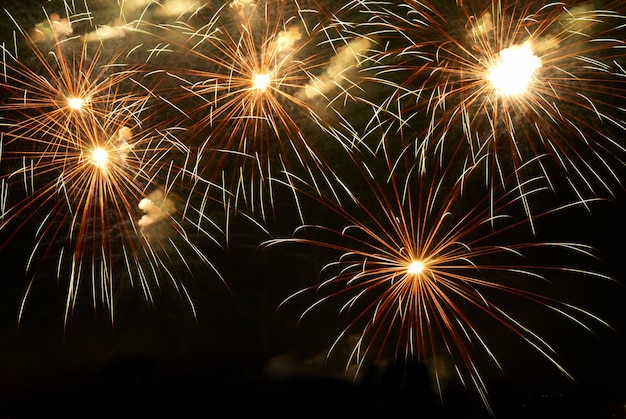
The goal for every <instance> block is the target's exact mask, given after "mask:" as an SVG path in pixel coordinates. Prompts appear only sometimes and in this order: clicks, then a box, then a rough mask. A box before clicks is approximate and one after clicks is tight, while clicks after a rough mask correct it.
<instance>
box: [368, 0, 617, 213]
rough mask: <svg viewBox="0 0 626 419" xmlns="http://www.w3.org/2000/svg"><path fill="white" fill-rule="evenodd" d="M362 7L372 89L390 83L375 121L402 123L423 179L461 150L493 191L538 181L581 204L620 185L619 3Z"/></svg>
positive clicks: (376, 4) (500, 0) (374, 4)
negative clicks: (373, 50)
mask: <svg viewBox="0 0 626 419" xmlns="http://www.w3.org/2000/svg"><path fill="white" fill-rule="evenodd" d="M358 5H359V7H361V8H363V9H364V10H367V11H368V12H369V16H371V18H370V20H369V21H367V22H366V23H364V24H363V25H362V26H363V27H364V28H367V31H368V32H371V33H372V35H371V36H372V37H374V36H375V35H378V36H379V38H381V39H382V40H384V42H379V46H380V48H379V53H378V54H377V56H378V58H377V61H378V62H379V63H380V66H379V68H378V70H379V74H380V76H379V77H378V79H377V81H379V82H383V83H385V85H389V84H390V83H393V84H396V89H395V93H393V94H391V95H390V96H389V100H388V101H387V102H386V103H385V104H384V105H383V106H380V107H379V111H380V110H381V109H384V110H385V111H386V112H388V113H389V114H392V115H393V119H395V120H396V121H397V122H398V125H397V127H399V128H397V129H399V130H401V131H402V132H403V135H404V136H406V137H407V138H409V139H410V141H409V143H406V144H404V146H405V148H404V150H403V152H405V153H409V154H412V155H414V156H415V157H416V161H417V163H416V164H417V165H418V166H419V167H420V169H422V170H425V168H424V167H423V165H424V164H425V162H426V161H427V160H428V158H429V157H428V156H429V155H431V154H432V153H438V154H439V156H440V158H441V157H445V158H447V157H446V156H449V155H452V154H454V155H456V154H455V153H454V149H456V148H458V147H462V148H463V149H464V150H465V151H466V155H467V158H465V159H464V160H465V161H466V167H471V166H475V162H476V161H478V160H482V161H483V162H484V163H485V164H484V169H486V171H485V173H486V175H485V177H486V179H487V183H488V185H493V184H495V183H500V184H504V183H505V180H506V179H509V180H510V181H512V182H513V183H511V182H509V184H506V185H504V186H505V187H507V188H519V186H520V185H522V184H523V183H524V181H525V178H524V177H525V176H528V177H533V176H535V175H536V174H537V173H542V174H543V176H544V177H545V179H546V180H547V182H548V183H549V184H550V185H551V187H552V188H553V189H555V190H556V189H564V188H563V187H564V186H566V185H569V187H570V188H571V190H573V191H574V192H575V194H576V195H577V196H581V197H583V196H597V194H600V193H601V191H604V192H607V191H608V192H609V193H611V191H612V190H613V188H615V187H616V186H618V185H621V181H620V170H622V168H623V166H624V156H625V154H624V152H625V151H626V150H625V148H624V144H623V141H621V138H622V137H623V136H624V129H625V128H626V124H625V123H624V121H625V115H624V109H623V107H622V106H621V103H622V102H623V100H624V97H625V93H626V89H625V87H624V80H625V78H624V77H625V75H626V73H625V72H624V53H623V51H624V46H625V44H624V41H623V38H624V37H623V29H622V28H623V25H624V22H625V18H624V15H623V13H622V11H623V6H622V5H621V4H618V3H613V4H612V5H606V6H605V5H600V4H598V2H583V3H582V4H569V3H567V2H545V1H531V2H525V3H524V4H523V5H522V4H520V3H519V2H514V1H508V0H496V1H491V0H486V1H480V0H477V1H462V2H461V1H458V2H456V3H455V2H443V3H441V2H437V3H428V2H416V1H406V2H404V3H402V4H399V5H391V4H387V3H384V2H383V3H381V2H358ZM364 30H365V29H364ZM376 121H379V119H376ZM385 121H388V120H387V119H386V120H385ZM485 155H488V156H489V158H487V159H482V157H483V156H485ZM524 166H528V167H529V168H527V169H525V170H520V169H521V168H522V167H524ZM510 174H517V175H519V176H520V177H518V178H516V177H511V176H510ZM557 185H558V186H557ZM520 196H523V192H521V195H520ZM525 204H526V206H527V209H528V207H529V205H528V202H526V203H525ZM528 212H529V215H531V212H530V209H528Z"/></svg>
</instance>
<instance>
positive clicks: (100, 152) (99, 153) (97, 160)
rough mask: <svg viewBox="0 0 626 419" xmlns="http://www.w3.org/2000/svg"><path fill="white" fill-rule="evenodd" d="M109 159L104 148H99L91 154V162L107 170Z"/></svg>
mask: <svg viewBox="0 0 626 419" xmlns="http://www.w3.org/2000/svg"><path fill="white" fill-rule="evenodd" d="M108 159H109V153H107V151H106V150H105V149H104V148H101V147H98V148H96V149H94V150H93V152H92V154H91V161H92V162H93V164H95V165H96V166H98V167H100V168H102V169H103V168H105V167H106V165H107V161H108Z"/></svg>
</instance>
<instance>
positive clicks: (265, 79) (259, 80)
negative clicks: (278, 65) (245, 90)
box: [252, 74, 272, 91]
mask: <svg viewBox="0 0 626 419" xmlns="http://www.w3.org/2000/svg"><path fill="white" fill-rule="evenodd" d="M271 83H272V79H271V77H270V75H269V74H257V75H255V76H254V79H253V81H252V87H253V88H254V89H256V90H259V91H265V90H267V88H268V87H269V86H270V84H271Z"/></svg>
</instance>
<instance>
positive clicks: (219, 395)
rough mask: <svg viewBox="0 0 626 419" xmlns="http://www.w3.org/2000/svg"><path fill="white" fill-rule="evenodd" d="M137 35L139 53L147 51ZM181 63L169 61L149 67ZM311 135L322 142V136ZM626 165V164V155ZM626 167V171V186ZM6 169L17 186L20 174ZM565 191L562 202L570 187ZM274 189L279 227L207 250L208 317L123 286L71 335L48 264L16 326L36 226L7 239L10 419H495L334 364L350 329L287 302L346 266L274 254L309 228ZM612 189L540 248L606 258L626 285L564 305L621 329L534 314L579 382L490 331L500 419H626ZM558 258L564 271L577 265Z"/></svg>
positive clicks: (336, 161) (194, 281)
mask: <svg viewBox="0 0 626 419" xmlns="http://www.w3.org/2000/svg"><path fill="white" fill-rule="evenodd" d="M115 3H116V2H115V1H114V0H110V1H107V0H90V1H87V4H88V5H89V9H90V11H91V12H92V13H93V16H95V17H96V21H98V19H101V21H102V22H107V21H108V20H107V19H109V17H110V16H114V15H115V13H116V12H115V10H117V9H116V5H115ZM328 3H329V4H333V2H331V1H330V0H329V2H328ZM0 4H1V5H2V7H3V8H4V9H6V11H7V12H9V13H10V14H11V15H12V16H13V17H14V18H15V19H16V20H17V21H18V22H20V24H22V25H23V26H24V27H26V28H28V27H32V26H34V24H36V23H37V22H40V21H42V20H43V19H44V18H45V16H44V14H43V9H42V7H43V8H45V10H46V11H47V12H48V13H51V12H52V11H58V12H60V13H61V14H63V8H62V6H59V2H57V1H51V2H43V1H34V0H30V1H8V0H5V1H1V2H0ZM77 7H82V6H77ZM335 7H338V6H335ZM149 10H150V11H153V9H149ZM199 16H202V14H200V15H199ZM150 18H154V16H153V15H151V12H148V13H147V14H146V15H145V16H144V19H150ZM161 19H162V20H163V21H165V20H166V18H164V17H161ZM0 22H1V23H0V25H1V30H2V41H5V42H7V43H11V42H12V37H13V34H12V31H13V30H14V24H13V22H12V21H11V20H10V19H8V18H7V15H6V13H5V12H2V17H0ZM137 36H139V35H137ZM165 36H166V35H165ZM128 38H129V37H127V38H122V39H114V40H110V41H107V42H110V44H111V46H112V47H111V48H110V49H106V51H107V52H109V51H114V50H115V47H117V46H119V44H118V43H123V42H128ZM138 39H139V38H132V41H131V42H136V43H139V42H140V40H138ZM141 40H143V39H141ZM145 42H146V45H149V43H150V42H157V41H154V40H150V39H148V40H145ZM20 59H21V60H22V61H23V62H24V63H28V62H29V60H32V57H29V54H28V51H27V50H24V51H20ZM159 59H162V60H163V62H160V61H159ZM171 63H172V61H170V60H168V59H167V58H163V57H161V58H157V59H155V60H153V61H151V62H150V65H154V66H155V67H158V66H159V65H160V64H164V65H165V64H167V65H171ZM33 65H36V62H35V61H33ZM170 82H171V80H170ZM621 83H623V81H622V82H621ZM174 84H175V83H174ZM370 88H371V89H375V88H376V87H372V86H370ZM377 88H378V89H380V91H379V92H378V93H379V94H377V93H376V92H374V91H373V90H372V91H370V94H371V95H372V96H373V97H378V98H380V97H383V96H384V94H385V90H384V88H383V87H377ZM3 92H4V90H3ZM5 97H6V95H5ZM349 106H351V105H350V103H348V104H347V105H346V107H349ZM354 106H355V108H354V109H349V108H348V109H347V111H346V112H347V114H348V115H350V118H351V119H350V120H351V122H353V123H354V124H355V125H356V124H357V123H359V122H360V119H359V118H360V117H361V116H362V115H363V114H362V113H359V112H363V109H364V108H365V106H364V105H363V104H362V103H359V104H354ZM615 106H616V107H619V106H621V107H623V106H624V104H623V103H616V104H615ZM165 109H166V110H167V107H165ZM167 112H171V114H168V113H167ZM167 112H166V113H161V114H159V117H160V118H163V119H166V120H169V119H171V120H172V121H179V120H181V115H180V113H178V112H176V111H174V110H172V109H170V110H169V111H167ZM299 121H301V120H299ZM302 123H303V124H307V122H306V121H303V122H302ZM303 129H305V130H309V131H310V132H316V127H315V126H313V125H312V126H310V127H307V126H304V128H303ZM357 131H358V129H357ZM198 135H200V136H201V135H202V133H198ZM318 135H320V136H321V137H323V136H327V135H328V134H327V133H321V132H320V133H319V134H318ZM625 136H626V133H625V132H624V131H619V130H617V134H616V135H615V136H614V138H615V140H616V141H618V142H623V140H624V138H625ZM325 144H326V145H325V146H323V147H322V148H321V149H322V150H323V153H324V161H325V163H326V164H327V165H328V166H329V167H332V168H333V169H334V170H336V171H337V173H350V165H349V164H348V163H347V160H348V159H347V157H346V155H345V153H346V151H345V150H344V149H343V147H342V146H341V145H340V144H338V143H337V142H331V141H328V142H326V143H325ZM617 158H618V159H619V157H617ZM621 160H622V161H624V162H626V154H625V155H624V156H622V157H621ZM624 166H625V165H624V164H622V165H621V166H617V167H615V170H616V172H617V173H618V176H619V177H620V178H622V179H623V178H624V175H626V167H624ZM2 170H3V171H2V176H5V170H6V169H4V168H2ZM555 182H556V185H557V187H556V190H557V192H558V191H560V190H561V189H560V183H559V182H560V181H559V180H558V179H557V180H556V181H555ZM565 188H566V187H564V188H563V189H564V190H565ZM276 191H277V192H276V193H277V195H276V197H277V199H276V203H275V205H274V206H273V208H272V209H273V211H274V212H275V215H274V216H270V217H268V220H267V222H266V224H267V226H266V228H267V231H263V229H262V228H259V226H258V225H255V223H254V222H252V221H250V220H249V219H248V218H246V217H244V216H238V217H237V216H233V218H232V219H231V224H230V228H231V231H230V238H229V243H228V248H227V249H225V248H219V247H217V246H213V245H210V244H207V246H206V248H205V254H206V255H207V257H208V258H209V259H210V260H211V262H212V263H214V264H215V266H216V268H217V270H219V272H220V273H221V275H222V276H223V278H224V280H225V283H223V282H222V281H221V280H220V279H219V278H217V277H216V276H215V275H214V274H213V273H212V272H211V271H210V270H209V269H206V267H202V266H200V267H198V266H195V265H193V266H192V269H193V270H194V271H195V275H193V277H191V276H190V277H187V278H185V279H184V281H185V284H186V287H187V290H188V292H189V295H190V298H191V300H192V301H193V303H194V307H195V309H196V313H195V315H194V313H193V311H192V310H191V308H190V306H189V304H188V302H187V301H186V300H185V298H184V297H182V296H181V295H180V293H179V292H177V291H176V290H175V289H174V288H173V287H172V286H170V285H168V284H167V281H165V282H166V283H165V284H164V286H162V287H161V288H160V289H158V290H157V291H155V293H154V302H153V304H149V303H147V302H146V300H145V297H144V295H143V294H142V292H141V291H140V290H138V289H136V288H132V287H130V286H129V285H120V286H119V287H118V288H117V289H116V290H115V309H114V317H115V322H114V324H113V325H112V324H111V318H110V316H109V313H108V312H107V310H106V309H105V308H103V307H97V308H96V309H94V307H93V303H92V301H91V297H90V294H89V292H87V291H85V292H84V293H83V294H81V297H79V298H78V300H77V303H76V306H75V307H74V309H73V310H72V314H71V316H70V320H69V321H68V322H67V324H66V322H65V320H64V309H65V304H66V298H67V297H66V292H67V288H66V285H65V284H62V283H58V284H57V282H56V280H55V278H54V275H48V273H49V272H52V271H51V266H52V267H53V266H54V260H55V259H54V256H53V257H52V259H51V260H52V262H50V261H46V260H35V261H34V264H35V266H37V265H40V266H41V269H39V270H37V274H36V280H35V281H34V282H33V289H32V290H31V292H30V297H29V299H28V301H27V304H26V307H25V310H24V314H23V317H22V320H21V322H20V323H19V327H18V313H19V310H20V304H21V303H22V299H23V296H24V293H25V291H26V289H27V287H28V285H29V281H30V280H31V278H32V277H31V276H30V275H28V274H26V273H25V266H26V264H27V261H28V257H29V255H30V253H31V249H32V247H33V243H34V241H33V235H34V231H35V228H36V227H35V226H34V225H29V224H27V225H25V226H24V227H21V228H20V229H19V230H18V231H17V232H16V231H14V230H11V229H9V228H5V229H4V230H2V231H0V234H1V235H0V239H1V240H7V239H8V237H9V236H10V235H11V234H13V233H14V234H15V235H13V236H12V238H11V244H8V245H6V246H3V247H2V250H1V252H0V258H1V259H0V261H1V265H0V266H2V274H1V275H0V277H1V278H2V279H1V280H0V417H6V418H19V417H32V416H38V415H41V414H46V415H49V416H50V415H55V414H57V415H63V416H66V417H67V416H71V417H111V416H113V415H115V416H129V417H130V416H134V417H151V416H166V415H167V416H170V417H187V416H191V415H192V414H193V416H197V417H209V416H213V415H215V414H219V412H223V411H226V412H228V414H232V415H237V414H265V413H267V414H277V415H283V414H284V415H290V416H294V415H301V414H325V415H328V414H353V415H356V414H365V415H374V414H376V415H378V414H384V415H391V414H403V415H404V414H406V415H411V417H449V418H462V417H471V418H482V417H488V414H487V413H486V412H485V410H484V407H483V405H482V403H481V401H480V400H479V399H477V398H476V397H475V394H474V393H472V392H466V391H465V390H463V389H462V387H461V386H460V385H458V384H455V383H451V384H450V385H448V386H447V387H446V390H445V394H444V395H443V405H441V403H440V402H439V400H438V396H437V395H436V394H435V392H434V390H433V388H432V386H431V385H430V378H431V377H430V373H429V371H428V368H427V365H426V364H421V363H419V362H417V361H415V362H392V361H390V360H387V361H380V362H378V363H373V364H371V365H369V364H368V365H366V366H365V367H364V369H363V373H362V375H361V376H359V377H358V379H354V378H353V377H352V376H350V374H344V367H345V360H346V354H349V351H350V348H349V347H347V346H346V347H343V346H340V347H339V348H337V350H336V352H333V354H332V356H330V357H329V358H328V359H326V354H327V351H328V348H329V347H330V345H331V344H332V343H333V341H334V339H335V337H336V335H337V334H338V333H339V332H340V331H341V330H342V324H340V321H339V320H338V316H337V311H336V308H337V305H336V304H335V305H333V304H330V306H329V307H328V309H327V310H325V309H323V308H322V309H319V310H316V311H314V312H312V314H310V315H308V316H306V317H305V318H304V319H302V321H299V318H300V314H301V312H302V311H303V310H304V309H306V307H307V306H308V305H309V304H311V303H312V302H313V301H314V299H311V298H308V297H305V296H303V297H302V298H299V299H295V300H294V301H292V302H290V303H289V304H286V305H284V306H281V307H280V308H279V305H280V304H281V302H282V301H283V300H284V299H285V298H287V297H288V296H289V295H291V294H292V293H294V292H296V291H298V290H300V289H301V288H303V287H306V286H310V285H312V284H314V283H315V282H316V281H317V280H318V272H319V270H320V268H321V267H322V266H324V265H325V264H326V263H329V262H331V261H332V260H333V259H332V256H333V255H335V257H336V254H335V253H333V252H331V251H326V250H314V249H309V248H305V247H298V246H294V247H291V246H285V247H280V246H277V247H271V248H262V247H261V245H262V244H263V243H264V242H265V241H266V240H268V239H270V238H272V237H288V236H289V235H290V234H291V232H292V231H293V229H294V228H296V227H297V226H298V223H299V220H298V214H297V213H296V212H295V210H294V206H293V201H291V198H292V197H291V195H290V193H289V192H288V191H285V190H284V189H281V188H280V187H277V188H276ZM614 193H615V196H614V197H608V198H607V199H606V200H604V201H601V202H595V203H593V205H591V211H587V210H586V209H584V208H582V207H575V208H569V209H567V210H564V211H561V212H558V213H556V214H553V215H551V216H549V217H546V218H545V219H541V220H539V221H538V222H537V231H538V232H539V237H538V238H537V240H540V239H543V238H545V240H556V241H558V240H564V241H567V240H571V241H575V242H579V243H584V244H588V245H590V246H591V247H593V248H595V249H597V254H598V256H599V259H598V260H589V261H581V260H578V259H576V260H572V261H571V262H572V263H573V264H575V265H576V266H580V265H581V264H582V265H583V266H585V267H587V268H589V269H591V270H593V271H597V272H600V273H602V274H604V275H607V276H610V277H611V278H613V279H614V280H615V281H614V282H610V281H603V280H600V279H596V278H591V279H589V278H582V279H581V278H579V277H576V276H575V275H572V277H571V278H570V277H566V275H563V276H562V277H559V276H558V275H560V274H555V275H557V277H555V278H554V286H555V289H556V290H555V291H554V295H558V296H559V298H561V297H562V300H563V301H568V302H571V303H572V304H573V305H576V306H579V307H584V308H585V309H588V310H589V311H591V312H592V313H594V314H595V315H597V316H598V317H600V318H602V319H603V320H605V321H606V322H608V323H609V324H610V325H611V327H612V329H610V328H607V327H604V326H602V325H599V324H596V323H591V324H592V325H593V326H592V329H593V330H592V331H586V330H583V329H582V328H581V327H578V326H576V325H574V324H572V322H569V321H567V320H566V319H564V318H560V317H558V316H555V315H550V314H549V313H548V312H547V311H541V310H537V311H532V310H527V311H524V313H523V314H524V315H525V317H524V321H527V322H528V324H530V325H533V327H536V329H534V330H536V331H537V332H538V333H539V334H541V335H542V336H545V337H546V340H547V341H548V342H549V343H550V344H551V345H552V346H553V347H554V348H555V349H556V351H557V353H558V354H559V359H560V360H561V361H562V362H563V364H564V365H565V367H566V369H567V370H568V371H569V372H571V373H572V375H573V376H574V377H575V379H576V381H575V382H572V381H571V380H569V379H568V378H567V377H565V376H563V375H562V374H560V373H559V372H558V371H557V370H556V369H555V368H554V367H553V366H552V365H550V364H549V363H548V362H546V360H545V359H543V358H542V357H541V355H539V354H537V353H536V352H534V351H533V350H532V348H530V347H529V346H528V345H526V344H524V343H523V342H521V341H519V340H518V339H516V338H515V337H514V336H510V335H509V334H507V333H504V332H503V333H502V334H501V332H500V331H499V330H489V331H487V332H486V336H485V337H486V338H488V339H489V342H490V343H491V345H492V348H493V350H494V352H496V355H497V357H498V359H499V360H500V362H501V363H502V367H503V372H502V373H501V372H499V371H497V369H496V368H494V367H493V365H492V364H490V363H489V362H485V364H484V365H485V366H486V368H485V369H484V370H483V374H484V377H485V380H486V381H487V383H488V384H487V386H488V388H489V389H490V396H491V405H492V408H493V410H494V412H495V415H496V417H501V418H508V417H511V418H541V417H546V418H547V417H563V418H566V417H585V418H626V356H625V353H626V352H625V351H626V340H625V339H626V335H625V334H626V320H625V318H626V316H624V307H625V305H624V301H626V289H624V285H626V277H625V276H624V251H625V246H624V243H625V239H624V237H626V217H625V214H626V191H624V190H622V189H620V188H619V187H616V188H614ZM542 196H545V195H542ZM548 197H549V196H548ZM559 198H560V197H558V196H557V197H556V198H555V201H558V200H559ZM547 199H548V198H546V200H547ZM564 199H565V200H566V199H567V198H564ZM302 202H303V205H305V203H306V202H307V201H306V199H303V200H302ZM563 202H565V201H563ZM309 204H311V205H315V203H309ZM542 205H545V206H546V207H547V206H550V202H546V201H544V202H539V203H538V207H542ZM313 208H315V209H314V210H313V212H312V213H315V211H318V213H317V214H316V216H318V217H320V219H321V218H323V217H324V216H327V217H329V218H328V219H329V220H331V221H330V223H331V224H332V223H334V222H335V221H336V220H335V219H334V218H333V217H334V216H333V214H332V213H330V212H328V213H325V212H324V211H325V209H324V208H318V207H313ZM207 211H212V214H214V216H215V218H216V219H220V218H221V217H223V214H222V212H221V211H222V209H221V208H220V206H219V204H218V205H216V206H215V207H212V208H210V209H207ZM268 232H269V233H271V234H267V233H268ZM559 257H560V259H556V260H555V261H554V262H555V264H556V265H558V264H568V263H569V261H568V260H567V259H566V258H565V257H563V256H559ZM173 263H176V262H173ZM585 264H586V265H585ZM52 269H54V268H52ZM183 272H184V270H183ZM85 286H86V287H88V285H85ZM307 298H308V299H307ZM512 300H513V299H512ZM512 304H515V302H514V301H512ZM546 313H548V315H546ZM477 362H478V360H477ZM39 417H40V416H39ZM407 417H408V416H407Z"/></svg>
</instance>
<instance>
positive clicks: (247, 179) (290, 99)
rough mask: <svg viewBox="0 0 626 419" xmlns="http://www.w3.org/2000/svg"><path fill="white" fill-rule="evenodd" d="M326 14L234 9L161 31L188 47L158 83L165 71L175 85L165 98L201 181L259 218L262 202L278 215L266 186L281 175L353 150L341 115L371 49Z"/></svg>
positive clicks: (271, 5)
mask: <svg viewBox="0 0 626 419" xmlns="http://www.w3.org/2000/svg"><path fill="white" fill-rule="evenodd" d="M323 10H324V9H322V8H319V7H310V8H308V7H306V6H304V5H302V4H300V5H298V4H297V3H295V2H290V1H286V2H278V3H276V2H256V3H254V4H250V3H249V2H231V3H228V4H225V5H223V6H222V7H221V8H219V9H217V10H213V9H211V8H210V7H208V6H207V7H205V8H203V9H202V10H199V11H198V12H197V13H195V14H194V15H193V17H192V18H190V19H189V20H188V21H187V22H184V23H181V22H179V23H177V24H175V25H170V26H168V27H165V28H164V27H159V28H160V30H168V31H169V32H168V33H172V34H173V35H172V37H174V39H180V37H181V34H182V35H183V36H184V37H185V38H186V41H185V42H184V44H183V45H176V46H174V45H173V44H172V45H170V48H171V49H173V50H174V51H178V52H181V54H182V58H181V59H182V61H181V64H180V65H179V66H178V67H177V66H168V67H167V69H166V70H158V71H155V73H154V75H156V76H160V75H162V74H163V72H166V73H167V74H168V75H169V76H171V77H172V79H173V80H174V81H175V84H176V86H175V89H174V90H173V91H169V92H166V91H164V90H162V97H163V98H164V99H165V100H166V101H167V102H168V103H170V104H172V105H173V106H175V108H176V109H178V110H179V111H180V113H181V114H183V115H184V116H185V122H186V123H189V122H190V123H191V126H189V129H188V132H189V134H190V139H189V141H188V143H189V144H193V147H194V148H195V149H197V150H198V173H199V175H201V176H203V177H206V178H207V179H210V180H212V181H223V182H225V186H226V188H228V189H230V190H232V191H233V195H234V196H235V197H236V199H238V200H240V201H245V202H246V205H247V206H248V207H249V208H252V209H253V211H254V212H255V213H256V210H257V207H258V209H259V210H260V213H261V214H262V217H263V219H265V217H266V212H267V208H266V206H267V203H268V202H269V203H270V206H269V207H270V208H271V207H273V206H274V204H273V203H274V197H275V195H274V192H273V190H272V185H271V183H270V182H269V180H270V179H271V178H274V177H280V173H281V172H282V171H284V170H286V169H287V170H290V171H295V170H298V169H297V168H299V169H300V170H301V171H302V172H305V173H306V172H307V171H310V170H311V169H313V168H315V167H316V166H317V165H318V161H319V160H320V159H322V158H323V157H322V156H323V154H322V153H321V151H322V150H323V151H325V152H327V154H328V153H332V149H333V148H334V147H335V146H334V144H340V145H339V147H340V148H341V147H346V148H352V147H354V146H355V145H356V144H357V143H358V136H357V135H356V132H355V130H354V129H353V128H352V126H351V125H350V124H349V123H348V122H347V120H346V119H345V118H344V117H343V116H342V114H341V111H342V110H343V108H344V106H345V101H346V100H348V99H347V98H350V97H351V96H352V94H351V93H350V90H351V88H352V87H353V86H352V82H351V81H350V75H351V74H352V72H353V71H354V68H355V67H357V66H358V65H359V56H360V54H363V51H364V50H365V49H366V48H368V46H369V45H368V41H367V40H364V39H352V38H350V39H349V38H347V37H344V36H342V33H341V31H339V30H338V29H337V27H336V25H334V24H333V17H332V16H330V15H327V14H326V13H325V12H324V11H323ZM198 21H200V22H201V23H200V24H198V23H197V22H198ZM207 22H208V23H207ZM159 28H157V29H159ZM168 38H170V37H169V35H168ZM181 123H182V122H181ZM329 150H330V151H329Z"/></svg>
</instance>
